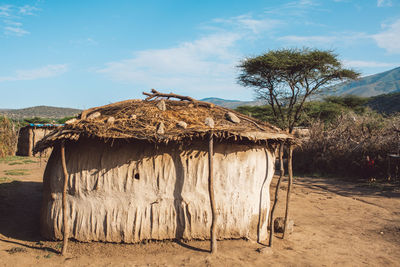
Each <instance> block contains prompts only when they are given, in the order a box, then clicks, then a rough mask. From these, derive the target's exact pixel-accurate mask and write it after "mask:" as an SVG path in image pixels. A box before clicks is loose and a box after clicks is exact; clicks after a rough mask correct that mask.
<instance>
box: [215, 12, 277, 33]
mask: <svg viewBox="0 0 400 267" xmlns="http://www.w3.org/2000/svg"><path fill="white" fill-rule="evenodd" d="M213 21H214V22H216V23H221V24H225V25H230V26H233V27H234V28H235V30H236V31H240V30H243V31H251V33H253V34H259V33H262V32H264V31H268V30H272V29H274V28H276V27H278V26H280V25H282V24H283V22H282V21H280V20H276V19H269V18H260V19H255V18H253V17H252V16H250V15H248V14H246V15H240V16H236V17H231V18H228V19H214V20H213Z"/></svg>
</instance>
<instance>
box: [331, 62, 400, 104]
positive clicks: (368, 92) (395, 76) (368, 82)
mask: <svg viewBox="0 0 400 267" xmlns="http://www.w3.org/2000/svg"><path fill="white" fill-rule="evenodd" d="M333 88H334V89H335V90H337V91H336V93H335V94H336V95H357V96H363V97H370V96H377V95H381V94H388V93H393V92H400V67H398V68H395V69H392V70H389V71H385V72H382V73H378V74H374V75H370V76H366V77H363V78H360V79H359V80H356V81H351V82H346V83H341V84H338V85H336V86H334V87H333Z"/></svg>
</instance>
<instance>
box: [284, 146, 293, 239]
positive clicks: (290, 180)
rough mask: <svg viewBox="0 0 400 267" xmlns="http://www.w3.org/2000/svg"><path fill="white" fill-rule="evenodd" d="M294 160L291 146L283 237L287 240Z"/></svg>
mask: <svg viewBox="0 0 400 267" xmlns="http://www.w3.org/2000/svg"><path fill="white" fill-rule="evenodd" d="M292 158H293V145H289V157H288V176H289V179H288V188H287V195H286V210H285V226H284V228H283V236H282V238H285V234H286V228H287V224H288V219H289V204H290V193H291V189H292V182H293V169H292Z"/></svg>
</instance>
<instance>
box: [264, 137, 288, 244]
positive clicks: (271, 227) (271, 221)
mask: <svg viewBox="0 0 400 267" xmlns="http://www.w3.org/2000/svg"><path fill="white" fill-rule="evenodd" d="M284 147H285V144H284V143H281V144H279V169H280V172H279V178H278V182H277V184H276V189H275V199H274V204H273V205H272V209H271V215H270V217H269V241H268V246H269V247H272V239H273V237H274V212H275V208H276V205H277V203H278V200H279V189H280V187H281V181H282V177H283V174H284V166H283V149H284Z"/></svg>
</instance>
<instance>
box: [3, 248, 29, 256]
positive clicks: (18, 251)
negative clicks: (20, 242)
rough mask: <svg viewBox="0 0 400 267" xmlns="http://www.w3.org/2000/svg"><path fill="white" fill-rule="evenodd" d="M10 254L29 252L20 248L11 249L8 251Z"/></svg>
mask: <svg viewBox="0 0 400 267" xmlns="http://www.w3.org/2000/svg"><path fill="white" fill-rule="evenodd" d="M6 251H7V252H8V254H14V253H20V252H27V249H26V248H20V247H13V248H10V249H7V250H6Z"/></svg>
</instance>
